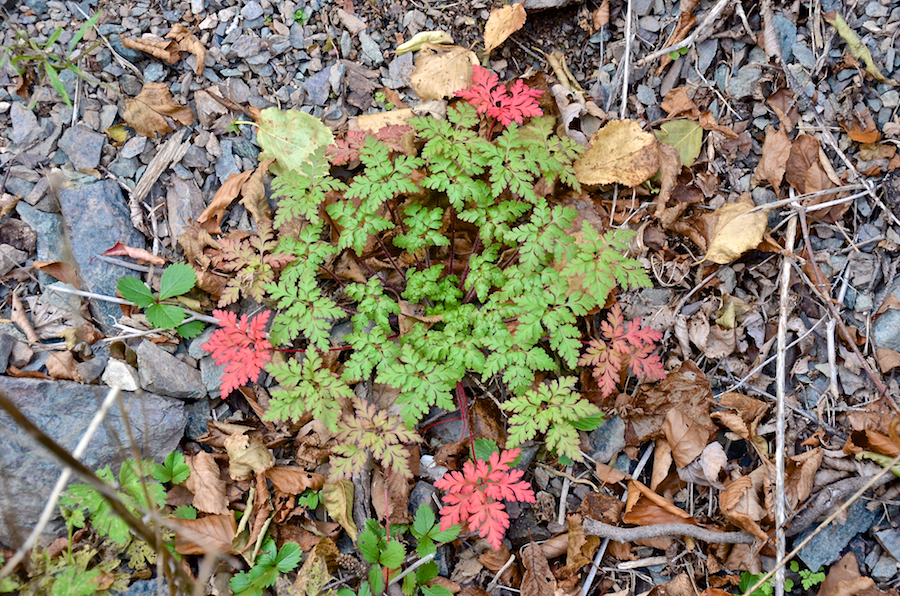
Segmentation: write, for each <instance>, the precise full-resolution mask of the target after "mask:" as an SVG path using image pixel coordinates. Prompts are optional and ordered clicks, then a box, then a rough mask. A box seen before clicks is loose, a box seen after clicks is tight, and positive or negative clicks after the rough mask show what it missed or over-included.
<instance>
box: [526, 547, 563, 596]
mask: <svg viewBox="0 0 900 596" xmlns="http://www.w3.org/2000/svg"><path fill="white" fill-rule="evenodd" d="M522 564H523V565H524V566H525V575H524V576H523V577H522V585H521V587H520V589H521V591H522V596H555V595H556V578H555V577H553V572H552V571H550V563H548V562H547V557H545V556H544V553H543V552H541V547H540V546H539V545H537V544H535V543H534V542H532V543H531V544H529V545H528V546H526V547H525V548H524V549H523V550H522Z"/></svg>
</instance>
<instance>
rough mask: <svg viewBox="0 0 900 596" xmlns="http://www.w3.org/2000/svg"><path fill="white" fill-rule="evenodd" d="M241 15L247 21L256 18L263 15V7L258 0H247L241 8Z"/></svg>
mask: <svg viewBox="0 0 900 596" xmlns="http://www.w3.org/2000/svg"><path fill="white" fill-rule="evenodd" d="M241 16H242V17H243V18H245V19H246V20H248V21H252V20H253V19H258V18H259V17H261V16H263V9H262V6H261V5H260V4H259V2H255V1H254V2H248V3H247V4H245V5H244V7H243V8H241Z"/></svg>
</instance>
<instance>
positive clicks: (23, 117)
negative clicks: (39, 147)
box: [9, 101, 41, 146]
mask: <svg viewBox="0 0 900 596" xmlns="http://www.w3.org/2000/svg"><path fill="white" fill-rule="evenodd" d="M9 115H10V118H12V130H11V131H10V132H9V140H10V141H12V142H13V143H14V144H16V145H22V146H25V145H30V144H31V143H33V142H35V141H36V140H38V139H39V138H40V136H41V127H40V126H39V125H38V120H37V116H35V115H34V112H32V111H31V110H29V109H28V108H27V107H25V106H23V105H22V104H20V103H19V102H17V101H16V102H13V104H12V106H11V107H10V110H9Z"/></svg>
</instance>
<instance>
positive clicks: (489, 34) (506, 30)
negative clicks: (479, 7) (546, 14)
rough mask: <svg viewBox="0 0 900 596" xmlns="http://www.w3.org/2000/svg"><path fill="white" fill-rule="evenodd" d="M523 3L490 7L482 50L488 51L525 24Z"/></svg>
mask: <svg viewBox="0 0 900 596" xmlns="http://www.w3.org/2000/svg"><path fill="white" fill-rule="evenodd" d="M525 19H526V15H525V5H524V4H523V3H521V2H520V3H518V4H507V5H506V6H503V7H501V8H492V9H491V16H489V17H488V20H487V24H486V25H485V26H484V51H485V52H490V51H491V50H493V49H494V48H496V47H498V46H499V45H500V44H502V43H503V42H504V41H506V39H507V38H508V37H509V36H510V35H512V34H513V33H515V32H516V31H518V30H519V29H521V28H522V27H524V26H525Z"/></svg>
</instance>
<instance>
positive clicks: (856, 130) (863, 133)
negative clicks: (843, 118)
mask: <svg viewBox="0 0 900 596" xmlns="http://www.w3.org/2000/svg"><path fill="white" fill-rule="evenodd" d="M859 121H862V123H863V124H864V125H865V128H863V127H862V126H860V122H859ZM841 126H842V127H843V128H844V130H846V131H847V135H848V136H849V137H850V138H851V139H853V140H854V141H856V142H857V143H877V142H878V141H880V140H881V132H879V131H878V127H877V126H876V125H875V121H874V120H872V116H871V115H869V113H868V112H866V113H865V114H857V118H856V119H854V120H853V122H851V123H849V125H848V124H847V123H846V122H841Z"/></svg>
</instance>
